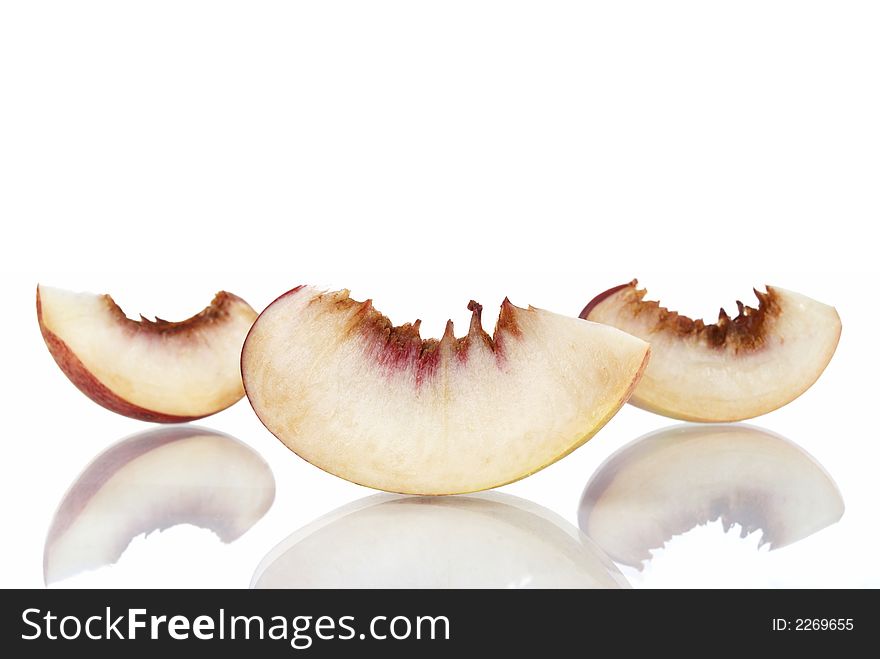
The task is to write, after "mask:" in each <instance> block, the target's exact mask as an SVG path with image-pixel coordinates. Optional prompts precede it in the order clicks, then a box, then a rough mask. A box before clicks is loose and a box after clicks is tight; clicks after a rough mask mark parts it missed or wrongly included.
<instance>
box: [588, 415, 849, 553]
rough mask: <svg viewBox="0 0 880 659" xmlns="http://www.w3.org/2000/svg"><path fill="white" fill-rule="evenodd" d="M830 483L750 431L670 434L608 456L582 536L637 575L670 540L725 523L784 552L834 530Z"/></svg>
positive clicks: (798, 452) (836, 511)
mask: <svg viewBox="0 0 880 659" xmlns="http://www.w3.org/2000/svg"><path fill="white" fill-rule="evenodd" d="M842 515H843V499H842V498H841V496H840V491H839V490H838V489H837V486H836V485H835V484H834V481H833V480H832V479H831V477H830V476H829V475H828V474H827V473H826V471H825V470H824V469H823V468H822V466H821V465H820V464H819V463H818V462H816V461H815V460H814V459H813V458H812V457H811V456H810V455H808V454H807V453H806V451H804V450H803V449H802V448H800V447H799V446H797V445H796V444H794V443H792V442H790V441H788V440H787V439H784V438H782V437H780V436H778V435H775V434H773V433H771V432H768V431H766V430H762V429H760V428H753V427H750V426H747V425H709V426H685V425H681V426H673V427H671V428H666V429H663V430H659V431H656V432H652V433H649V434H648V435H645V436H643V437H640V438H639V439H637V440H635V441H634V442H632V443H631V444H629V445H628V446H625V447H624V448H622V449H621V450H619V451H618V452H617V453H615V454H614V455H612V456H611V457H610V458H608V460H606V461H605V463H604V464H603V465H602V466H600V467H599V469H597V470H596V473H595V474H593V477H592V478H591V479H590V482H589V483H588V484H587V486H586V488H585V489H584V494H583V497H582V498H581V503H580V510H579V524H580V527H581V529H582V530H583V531H584V533H586V534H587V535H588V536H589V537H590V538H591V539H592V540H593V541H594V542H596V544H598V545H599V546H600V547H601V548H602V549H603V550H605V551H606V552H607V553H608V555H609V556H611V558H613V559H614V560H615V561H617V562H618V563H622V564H624V565H630V566H632V567H635V568H639V569H641V568H642V567H643V561H646V560H649V559H650V558H651V552H650V550H651V549H659V548H661V547H663V546H664V544H665V543H666V542H667V541H669V540H670V539H671V538H672V537H673V536H675V535H679V534H682V533H685V532H686V531H689V530H690V529H692V528H694V527H696V526H698V525H701V524H705V523H707V522H711V521H715V520H717V519H720V520H721V521H722V524H723V525H724V527H725V529H729V528H730V527H731V526H733V525H734V524H738V525H740V527H741V529H742V533H743V536H745V535H747V534H749V533H751V532H753V531H756V530H758V529H761V530H762V531H763V535H762V538H761V544H767V543H769V545H770V548H771V549H778V548H780V547H784V546H786V545H789V544H792V543H794V542H797V541H798V540H801V539H803V538H806V537H807V536H809V535H812V534H813V533H815V532H817V531H819V530H820V529H823V528H825V527H826V526H829V525H831V524H834V523H835V522H837V521H838V520H839V519H840V518H841V516H842Z"/></svg>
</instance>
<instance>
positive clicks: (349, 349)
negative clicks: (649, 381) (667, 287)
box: [242, 287, 649, 494]
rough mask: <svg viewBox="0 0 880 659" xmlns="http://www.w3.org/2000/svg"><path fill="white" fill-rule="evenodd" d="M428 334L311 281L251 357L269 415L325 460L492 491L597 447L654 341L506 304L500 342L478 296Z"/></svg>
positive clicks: (398, 485) (309, 453)
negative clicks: (462, 316)
mask: <svg viewBox="0 0 880 659" xmlns="http://www.w3.org/2000/svg"><path fill="white" fill-rule="evenodd" d="M470 309H471V310H472V311H473V317H472V320H471V327H470V331H469V333H468V335H467V336H465V337H463V338H460V339H456V338H455V336H454V334H453V328H452V323H451V322H450V323H448V324H447V328H446V333H445V334H444V336H443V338H442V339H441V340H439V341H438V340H434V339H427V340H423V339H422V338H421V337H420V336H419V323H418V322H416V323H415V324H414V325H410V324H406V325H403V326H401V327H394V326H392V324H391V323H390V322H389V321H388V319H387V318H385V316H383V315H382V314H380V313H379V312H378V311H376V310H375V309H374V308H373V306H372V304H371V302H369V301H367V302H356V301H354V300H352V299H351V298H350V297H349V295H348V291H342V292H337V293H321V292H318V291H316V290H314V289H312V288H306V287H300V288H297V289H294V290H292V291H290V292H289V293H287V294H285V295H283V296H281V297H280V298H279V299H278V300H276V301H275V302H274V303H272V304H271V305H270V306H269V307H268V308H267V309H266V310H265V311H264V312H263V313H262V314H261V315H260V317H259V318H258V319H257V321H256V323H255V324H254V327H253V329H251V332H250V334H249V335H248V338H247V340H246V341H245V345H244V349H243V351H242V374H243V376H244V384H245V390H246V391H247V396H248V398H249V399H250V402H251V404H252V405H253V408H254V410H255V411H256V413H257V415H258V416H259V417H260V419H261V420H262V421H263V423H264V424H265V425H266V427H267V428H268V429H269V430H270V431H272V433H274V434H275V435H276V436H277V437H278V438H279V439H280V440H281V441H282V442H284V443H285V444H286V445H287V446H288V447H289V448H290V449H292V450H293V451H294V452H296V453H297V454H299V455H300V456H301V457H303V458H305V459H306V460H308V461H309V462H311V463H312V464H315V465H317V466H318V467H320V468H322V469H324V470H326V471H328V472H331V473H333V474H336V475H337V476H340V477H342V478H345V479H348V480H350V481H353V482H356V483H360V484H362V485H367V486H369V487H374V488H377V489H381V490H387V491H393V492H401V493H408V494H452V493H463V492H473V491H477V490H484V489H488V488H492V487H496V486H499V485H504V484H505V483H510V482H512V481H515V480H518V479H520V478H523V477H525V476H528V475H529V474H532V473H533V472H535V471H538V470H539V469H542V468H543V467H546V466H547V465H549V464H551V463H552V462H555V461H556V460H558V459H560V458H561V457H563V456H565V455H566V454H568V453H569V452H571V451H573V450H574V449H576V448H577V447H578V446H580V445H581V444H583V443H584V442H586V441H587V440H588V439H589V438H590V437H591V436H592V435H593V434H594V433H595V432H597V431H598V430H599V429H600V428H601V427H602V426H603V425H604V424H605V423H606V422H607V421H608V420H609V419H610V418H611V417H612V416H614V414H615V413H616V412H617V411H618V409H620V407H621V406H622V405H623V403H624V402H625V401H626V400H627V398H628V397H629V395H630V393H631V392H632V390H633V387H634V386H635V384H636V382H637V381H638V379H639V377H640V376H641V373H642V370H643V369H644V367H645V364H646V362H647V360H648V353H649V348H648V344H646V343H645V342H644V341H641V340H640V339H637V338H635V337H632V336H629V335H628V334H625V333H623V332H620V331H618V330H616V329H614V328H612V327H607V326H604V325H598V324H596V323H586V322H584V321H582V320H578V319H577V318H568V317H565V316H560V315H557V314H554V313H550V312H547V311H542V310H540V309H535V308H531V307H530V308H528V309H521V308H519V307H515V306H514V305H513V304H511V303H510V302H509V301H505V302H504V304H503V305H502V307H501V315H500V317H499V319H498V325H497V327H496V329H495V335H494V337H492V336H489V335H488V334H487V333H486V332H484V331H483V328H482V326H481V324H480V313H481V309H482V307H480V305H478V304H476V303H475V302H472V303H471V304H470Z"/></svg>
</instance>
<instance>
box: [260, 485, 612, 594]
mask: <svg viewBox="0 0 880 659" xmlns="http://www.w3.org/2000/svg"><path fill="white" fill-rule="evenodd" d="M251 586H252V587H253V588H628V587H629V584H628V583H627V581H626V579H625V578H624V577H623V575H622V574H621V573H620V570H618V568H617V567H616V566H615V565H614V563H612V562H611V561H610V560H609V559H608V557H607V556H605V555H604V554H603V553H602V552H601V550H599V549H598V548H597V547H596V546H595V545H594V544H593V543H592V542H591V541H590V540H588V539H587V538H585V537H584V535H583V534H582V533H581V532H580V531H578V529H577V528H575V527H574V526H572V525H571V524H570V523H569V522H566V521H565V520H564V519H562V518H561V517H559V516H558V515H556V514H555V513H552V512H551V511H549V510H547V509H546V508H542V507H541V506H538V505H535V504H534V503H532V502H530V501H526V500H525V499H520V498H518V497H513V496H510V495H501V494H497V493H494V492H493V493H488V494H477V495H471V496H463V497H446V498H436V497H431V498H427V497H396V496H392V495H388V494H378V495H375V496H372V497H367V498H366V499H361V500H359V501H355V502H354V503H352V504H349V505H347V506H343V507H342V508H340V509H338V510H336V511H334V512H332V513H330V514H328V515H326V516H324V517H322V518H321V519H319V520H316V521H315V522H312V523H311V524H309V525H307V526H305V527H304V528H302V529H300V530H299V531H297V532H295V533H294V534H293V535H291V536H290V537H288V538H287V539H286V540H284V541H283V542H281V544H279V545H278V546H277V547H275V549H273V550H272V551H271V552H269V554H268V555H267V556H266V558H264V559H263V561H262V562H261V563H260V565H259V566H258V567H257V570H256V572H255V573H254V577H253V579H252V581H251Z"/></svg>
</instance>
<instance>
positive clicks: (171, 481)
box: [43, 426, 275, 584]
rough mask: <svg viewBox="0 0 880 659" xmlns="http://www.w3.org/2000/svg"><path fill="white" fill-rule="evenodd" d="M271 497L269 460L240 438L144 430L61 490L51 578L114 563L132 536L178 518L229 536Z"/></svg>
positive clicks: (51, 540) (50, 546) (47, 567)
mask: <svg viewBox="0 0 880 659" xmlns="http://www.w3.org/2000/svg"><path fill="white" fill-rule="evenodd" d="M274 498H275V479H274V478H273V476H272V471H271V470H270V469H269V466H268V465H267V464H266V462H265V461H264V460H263V458H262V457H260V456H259V455H258V454H257V453H256V452H255V451H254V450H253V449H251V448H250V447H249V446H247V445H245V444H243V443H241V442H240V441H238V440H237V439H233V438H232V437H230V436H228V435H224V434H222V433H218V432H214V431H212V430H207V429H204V428H198V427H196V426H169V427H163V428H159V429H156V430H150V431H147V432H143V433H139V434H137V435H134V436H132V437H129V438H128V439H124V440H122V441H121V442H119V443H118V444H115V445H114V446H112V447H110V448H109V449H107V450H106V451H104V452H103V453H101V454H100V455H99V456H98V457H97V458H95V459H94V460H93V461H92V463H91V464H89V465H88V466H87V467H86V468H85V470H84V471H83V472H82V473H81V474H80V476H79V477H78V478H77V479H76V481H75V482H74V484H73V485H72V486H71V487H70V489H69V490H68V491H67V493H66V494H65V495H64V499H63V500H62V501H61V504H60V505H59V506H58V510H57V512H56V513H55V517H54V519H53V520H52V525H51V527H50V529H49V534H48V537H47V538H46V545H45V549H44V552H43V574H44V577H45V580H46V583H47V584H48V583H52V582H55V581H59V580H61V579H65V578H67V577H70V576H73V575H74V574H77V573H79V572H83V571H85V570H90V569H95V568H98V567H102V566H104V565H111V564H113V563H115V562H116V561H117V560H118V559H119V557H120V556H121V555H122V553H123V552H124V551H125V549H126V547H128V545H129V544H130V543H131V541H132V540H133V539H134V538H135V537H137V536H139V535H141V534H142V533H147V534H149V533H150V532H152V531H154V530H160V531H162V530H165V529H167V528H170V527H172V526H176V525H178V524H192V525H194V526H198V527H201V528H206V529H209V530H211V531H213V532H214V533H216V534H217V536H218V537H219V538H220V540H221V541H222V542H224V543H229V542H232V541H233V540H235V539H237V538H238V537H240V536H241V535H242V534H244V533H245V531H247V530H248V529H249V528H250V527H251V526H253V525H254V524H255V523H256V522H257V521H258V520H259V519H260V518H261V517H262V516H263V515H264V514H265V513H266V511H267V510H269V507H270V506H271V505H272V502H273V500H274Z"/></svg>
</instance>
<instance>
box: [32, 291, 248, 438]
mask: <svg viewBox="0 0 880 659" xmlns="http://www.w3.org/2000/svg"><path fill="white" fill-rule="evenodd" d="M256 317H257V314H256V312H255V311H254V310H253V309H252V308H251V307H250V306H249V305H248V304H247V302H245V301H244V300H242V299H241V298H239V297H236V296H235V295H232V294H230V293H226V292H221V293H218V294H217V295H216V297H215V298H214V300H213V302H211V304H210V306H208V307H207V308H206V309H204V310H203V311H201V312H200V313H198V314H196V315H195V316H193V317H192V318H190V319H188V320H184V321H181V322H168V321H165V320H161V319H159V318H157V319H156V320H155V321H152V320H148V319H146V318H144V317H143V316H141V320H140V321H137V320H132V319H130V318H128V317H126V315H125V314H124V313H123V312H122V310H121V309H120V308H119V307H118V306H117V305H116V303H115V302H114V301H113V299H112V298H111V297H110V296H109V295H92V294H88V293H73V292H70V291H64V290H60V289H57V288H49V287H47V286H38V287H37V319H38V320H39V323H40V331H41V332H42V333H43V338H44V339H45V341H46V345H47V346H48V348H49V352H51V353H52V357H54V358H55V361H56V362H57V364H58V366H60V367H61V370H62V371H64V373H65V375H67V377H68V378H70V381H71V382H73V383H74V384H75V385H76V386H77V387H78V388H79V390H80V391H82V392H83V393H84V394H86V395H87V396H88V397H89V398H91V399H92V400H94V401H95V402H96V403H98V404H100V405H103V406H104V407H106V408H107V409H109V410H113V411H114V412H118V413H119V414H124V415H125V416H129V417H132V418H135V419H141V420H143V421H156V422H160V423H180V422H184V421H191V420H193V419H199V418H201V417H205V416H208V415H210V414H214V413H215V412H219V411H220V410H223V409H225V408H227V407H229V406H230V405H232V404H233V403H235V402H236V401H238V400H239V399H241V398H242V396H244V389H243V387H242V383H241V374H240V371H239V359H240V356H241V346H242V344H243V343H244V338H245V336H246V335H247V332H248V330H249V329H250V327H251V324H253V321H254V319H255V318H256Z"/></svg>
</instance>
